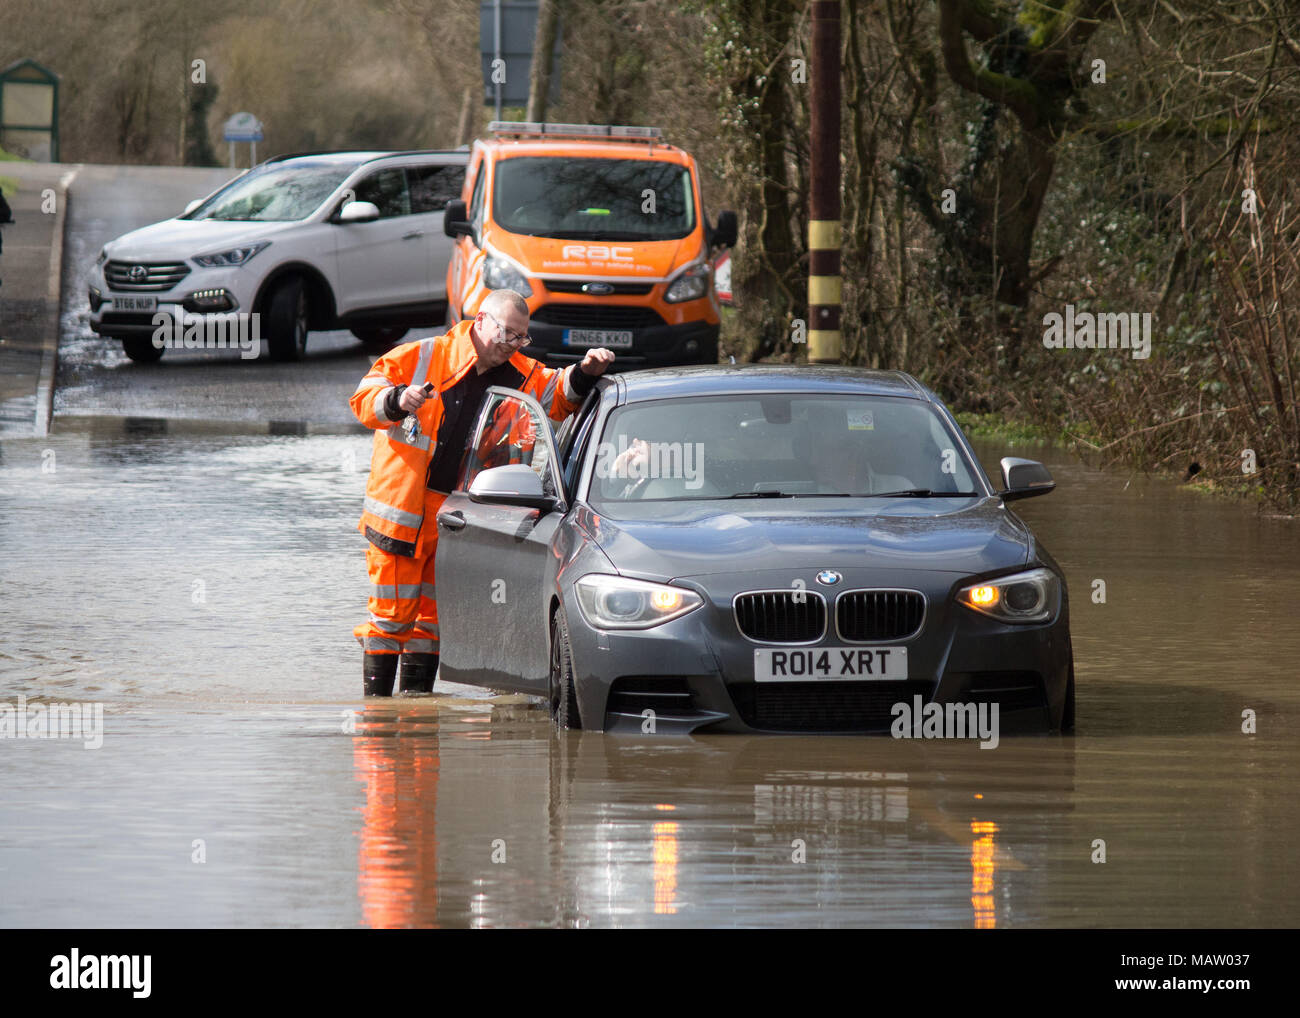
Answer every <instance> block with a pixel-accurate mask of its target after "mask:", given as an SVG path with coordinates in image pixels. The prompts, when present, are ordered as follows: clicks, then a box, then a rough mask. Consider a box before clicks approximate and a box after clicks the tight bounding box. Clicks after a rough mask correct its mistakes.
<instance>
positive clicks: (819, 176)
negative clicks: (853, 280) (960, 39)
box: [808, 0, 843, 364]
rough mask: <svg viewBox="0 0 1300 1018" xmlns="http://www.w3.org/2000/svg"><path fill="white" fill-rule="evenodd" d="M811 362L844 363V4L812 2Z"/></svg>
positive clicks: (837, 0)
mask: <svg viewBox="0 0 1300 1018" xmlns="http://www.w3.org/2000/svg"><path fill="white" fill-rule="evenodd" d="M809 82H810V84H811V86H812V90H811V91H812V94H811V96H810V116H809V122H810V132H809V133H810V135H811V138H810V145H809V159H810V160H811V163H812V165H811V166H810V167H809V189H810V192H811V194H810V198H811V201H810V205H811V208H810V209H809V217H808V316H809V318H810V321H809V322H808V361H809V363H811V364H838V363H839V361H840V353H841V349H842V345H843V341H842V335H841V332H840V304H841V298H842V294H843V279H842V277H841V275H840V245H841V237H842V233H843V228H842V224H841V219H842V217H843V209H842V207H841V204H840V0H812V75H811V76H810V78H809Z"/></svg>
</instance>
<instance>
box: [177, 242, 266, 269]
mask: <svg viewBox="0 0 1300 1018" xmlns="http://www.w3.org/2000/svg"><path fill="white" fill-rule="evenodd" d="M270 246H271V242H270V241H269V240H259V241H258V242H257V243H256V244H246V245H245V246H243V247H232V248H231V249H230V250H229V251H222V252H220V253H218V254H210V255H195V256H194V261H196V262H197V263H198V264H200V265H202V266H203V267H204V268H205V269H218V268H221V267H222V266H223V265H243V264H244V263H245V262H247V261H248V260H249V259H250V258H252V257H253V256H254V255H255V254H257V253H258V252H259V251H265V250H266V249H267V248H268V247H270Z"/></svg>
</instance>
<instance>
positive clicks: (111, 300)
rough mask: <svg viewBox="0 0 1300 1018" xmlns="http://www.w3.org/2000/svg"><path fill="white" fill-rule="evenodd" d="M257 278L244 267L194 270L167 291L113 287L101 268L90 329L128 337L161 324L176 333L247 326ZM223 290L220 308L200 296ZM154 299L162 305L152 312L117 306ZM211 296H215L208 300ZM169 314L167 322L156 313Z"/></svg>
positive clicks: (93, 288) (93, 289) (95, 276)
mask: <svg viewBox="0 0 1300 1018" xmlns="http://www.w3.org/2000/svg"><path fill="white" fill-rule="evenodd" d="M255 285H256V284H255V280H254V279H253V278H252V277H251V276H250V275H249V274H248V273H245V272H242V271H240V270H239V269H238V268H235V267H229V268H221V269H203V268H199V269H193V270H191V271H190V272H189V273H188V274H187V275H186V276H185V278H184V279H183V280H181V281H180V282H179V283H178V284H177V285H175V286H174V287H171V288H169V289H166V290H142V289H135V290H130V291H127V290H120V289H113V288H112V287H111V286H110V285H109V283H108V281H107V280H106V279H105V276H104V271H103V268H102V267H101V266H96V267H95V268H94V270H93V271H92V272H91V273H90V274H89V278H88V290H87V301H88V304H89V307H90V316H89V322H90V329H91V331H92V332H95V333H97V334H98V335H100V336H103V337H105V338H107V339H127V338H131V337H136V336H147V335H152V334H154V332H155V331H156V330H157V329H158V328H159V326H160V324H162V325H164V326H166V327H167V328H168V329H169V330H171V331H172V332H173V333H175V332H176V330H178V329H179V330H184V329H186V328H188V327H189V326H190V325H191V324H192V323H195V322H197V323H198V324H199V325H200V326H209V325H212V324H215V323H218V322H224V324H225V325H227V326H232V327H233V326H235V325H238V324H241V322H240V316H241V315H242V316H243V318H245V319H246V318H247V317H248V316H247V312H249V311H251V310H252V303H253V299H254V296H255V293H254V291H255ZM217 292H220V293H221V294H223V295H224V296H223V297H222V298H221V299H220V301H219V303H217V304H216V305H215V306H210V307H205V306H204V305H203V303H202V302H201V298H200V296H199V295H205V294H209V295H210V294H214V293H217ZM142 297H143V298H153V299H154V300H155V301H156V305H155V307H154V308H153V309H151V310H137V309H125V310H124V309H122V308H119V307H115V306H114V305H115V302H117V301H119V300H135V299H138V298H142ZM208 299H209V300H210V299H211V298H208ZM158 314H164V315H167V316H168V317H169V319H170V321H169V322H161V323H160V320H159V319H156V317H155V316H156V315H158Z"/></svg>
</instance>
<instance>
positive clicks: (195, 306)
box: [182, 289, 237, 313]
mask: <svg viewBox="0 0 1300 1018" xmlns="http://www.w3.org/2000/svg"><path fill="white" fill-rule="evenodd" d="M182 303H183V306H184V308H185V310H186V311H194V312H198V313H202V312H204V311H233V310H235V308H236V307H237V305H236V303H235V299H234V298H233V297H232V296H231V295H230V294H229V292H227V291H226V290H223V289H215V290H195V291H194V292H193V293H190V294H186V296H185V300H184V301H183V302H182Z"/></svg>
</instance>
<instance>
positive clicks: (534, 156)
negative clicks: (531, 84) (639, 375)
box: [443, 121, 736, 368]
mask: <svg viewBox="0 0 1300 1018" xmlns="http://www.w3.org/2000/svg"><path fill="white" fill-rule="evenodd" d="M488 131H489V133H490V134H491V135H492V137H490V138H484V139H479V140H478V141H476V142H475V143H474V145H473V148H472V149H471V151H470V159H469V170H468V172H467V173H466V175H465V185H464V189H463V191H462V195H461V200H459V201H451V202H448V204H447V210H446V214H445V217H444V221H443V228H444V230H445V231H446V232H447V234H448V236H450V237H452V238H454V240H455V250H454V251H453V253H452V258H451V264H450V266H449V267H448V270H447V321H448V324H449V325H451V324H454V323H456V322H458V321H461V320H464V319H467V318H473V317H474V315H476V314H477V313H478V310H479V305H480V303H482V300H483V298H484V297H485V296H486V295H487V293H488V292H489V291H491V290H498V289H503V288H504V289H510V290H517V291H518V292H519V293H521V294H523V296H524V297H525V298H526V299H527V301H528V308H529V312H530V317H531V323H530V325H529V330H528V331H529V335H530V336H531V337H532V343H531V345H530V346H529V347H528V350H527V353H528V356H530V357H535V358H537V359H538V360H541V361H545V362H547V363H549V364H551V365H560V364H566V363H571V362H573V361H578V360H581V359H582V357H583V356H584V355H585V353H586V351H587V349H589V348H591V347H597V346H603V347H606V348H608V349H610V350H613V351H614V352H615V354H617V360H616V361H615V367H624V368H628V367H654V366H659V365H664V364H700V363H707V364H713V363H716V362H717V359H718V325H719V321H720V320H719V317H718V297H717V292H716V290H715V288H714V282H713V267H712V255H713V253H714V251H715V250H716V249H718V248H724V247H725V248H729V247H731V246H732V245H734V244H735V242H736V215H735V213H734V212H721V213H719V214H718V218H717V222H716V224H714V225H712V226H711V225H709V222H708V219H707V217H706V216H705V213H704V206H703V199H702V197H701V193H700V181H699V171H698V168H697V167H696V163H695V160H694V159H693V158H692V157H691V156H690V155H689V154H688V153H687V152H684V151H682V150H681V149H679V148H676V147H674V146H672V145H669V144H666V143H665V142H664V141H663V140H662V133H661V132H660V130H659V129H658V128H657V127H631V126H626V127H625V126H613V125H602V124H535V123H504V122H500V121H494V122H493V123H492V124H490V125H488Z"/></svg>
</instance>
